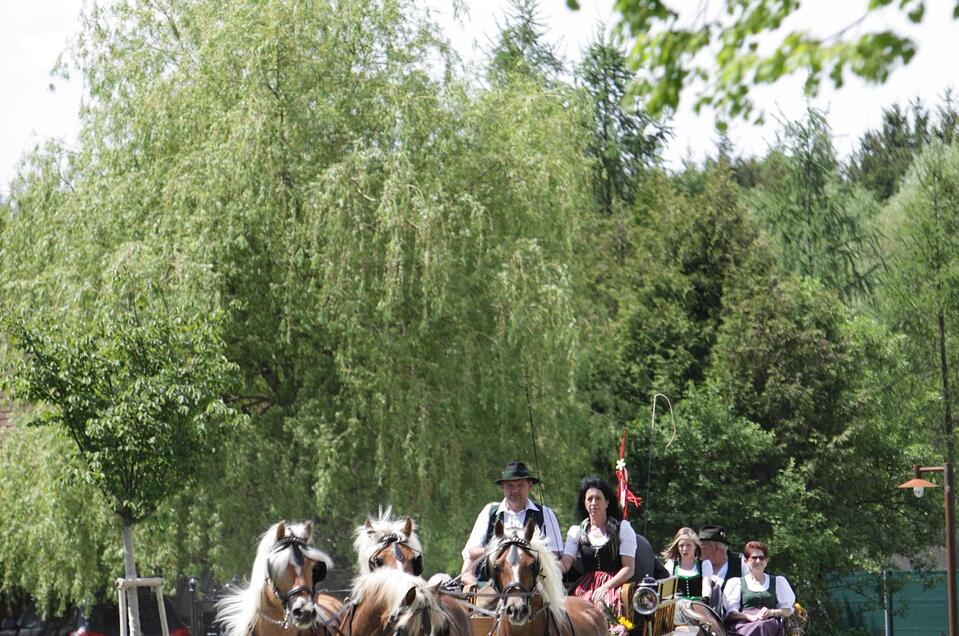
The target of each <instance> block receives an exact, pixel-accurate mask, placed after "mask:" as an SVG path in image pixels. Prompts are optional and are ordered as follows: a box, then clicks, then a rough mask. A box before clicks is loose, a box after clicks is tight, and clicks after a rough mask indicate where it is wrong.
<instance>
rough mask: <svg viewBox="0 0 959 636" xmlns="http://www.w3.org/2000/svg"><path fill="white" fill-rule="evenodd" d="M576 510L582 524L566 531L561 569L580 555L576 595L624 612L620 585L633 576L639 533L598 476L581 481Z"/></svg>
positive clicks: (618, 612)
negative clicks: (581, 572) (580, 567)
mask: <svg viewBox="0 0 959 636" xmlns="http://www.w3.org/2000/svg"><path fill="white" fill-rule="evenodd" d="M576 512H577V515H578V516H579V517H580V518H582V520H583V521H582V523H580V524H579V525H576V526H572V527H571V528H570V529H569V532H567V533H566V546H565V547H564V549H563V559H562V563H561V565H560V569H561V570H562V571H563V572H564V573H565V572H567V571H569V569H570V568H572V567H573V564H574V563H575V562H576V561H577V557H578V558H579V559H580V560H581V562H582V570H583V574H582V576H580V577H579V579H578V580H577V581H576V583H575V587H574V589H573V595H574V596H581V597H583V598H586V599H587V600H589V601H591V602H593V603H595V604H597V605H599V606H600V608H601V609H605V607H604V606H606V607H610V608H611V609H612V610H613V612H615V614H616V615H617V616H621V615H622V607H621V605H622V602H621V598H620V586H622V584H623V583H626V582H628V581H629V580H630V578H631V577H632V576H633V567H634V565H635V563H634V561H635V556H634V555H635V554H636V533H635V532H633V528H632V526H630V525H629V522H628V521H625V520H621V519H620V517H622V516H623V515H622V511H621V510H620V509H619V503H618V502H617V501H616V497H615V496H614V495H613V491H612V489H611V488H610V487H609V486H608V485H607V484H606V483H605V482H604V481H603V480H602V479H600V478H599V477H596V476H592V477H586V478H585V479H583V481H582V482H581V483H580V486H579V495H578V496H577V499H576Z"/></svg>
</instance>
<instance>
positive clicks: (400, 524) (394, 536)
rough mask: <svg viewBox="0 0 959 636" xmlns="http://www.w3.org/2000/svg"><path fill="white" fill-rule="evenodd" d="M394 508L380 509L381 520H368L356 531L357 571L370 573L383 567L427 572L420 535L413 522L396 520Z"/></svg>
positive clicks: (416, 574) (412, 571) (415, 573)
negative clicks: (424, 565) (424, 569)
mask: <svg viewBox="0 0 959 636" xmlns="http://www.w3.org/2000/svg"><path fill="white" fill-rule="evenodd" d="M391 513H392V508H387V509H386V510H380V517H379V519H375V520H374V519H367V520H366V523H364V524H363V525H361V526H359V527H358V528H357V529H356V531H355V532H354V539H353V547H354V548H355V550H356V555H357V563H356V565H357V570H358V571H359V572H360V574H369V573H370V572H371V571H373V570H375V569H376V568H379V567H390V568H396V569H398V570H403V571H404V572H406V573H407V574H412V575H413V576H420V575H421V574H422V573H423V546H422V545H421V544H420V539H419V537H418V536H416V529H415V526H414V524H413V520H412V519H411V518H409V517H407V518H406V520H405V521H400V520H398V519H394V518H393V517H392V514H391Z"/></svg>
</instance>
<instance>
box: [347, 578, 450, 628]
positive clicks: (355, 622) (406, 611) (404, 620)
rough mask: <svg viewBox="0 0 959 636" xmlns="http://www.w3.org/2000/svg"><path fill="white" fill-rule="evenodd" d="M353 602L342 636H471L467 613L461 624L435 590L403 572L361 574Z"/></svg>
mask: <svg viewBox="0 0 959 636" xmlns="http://www.w3.org/2000/svg"><path fill="white" fill-rule="evenodd" d="M448 600H451V599H448ZM349 603H350V606H349V609H348V611H347V613H346V614H345V615H344V616H343V620H342V622H341V623H340V627H339V632H340V636H469V624H468V623H469V621H468V619H466V617H465V614H464V615H463V622H465V625H461V624H460V622H459V621H458V620H455V619H454V618H453V617H452V616H451V613H450V611H449V609H448V607H447V605H446V603H445V602H444V601H443V599H442V597H441V596H440V595H438V594H436V590H435V589H431V587H430V585H429V584H427V583H426V581H424V580H423V579H421V578H420V577H418V576H413V575H411V574H407V573H406V572H403V571H401V570H396V569H392V568H379V569H376V570H374V571H372V572H370V573H369V574H361V575H360V576H358V577H357V578H356V579H355V580H354V581H353V593H352V595H351V597H350V601H349ZM457 609H458V608H457ZM460 611H462V610H460ZM464 630H465V631H464Z"/></svg>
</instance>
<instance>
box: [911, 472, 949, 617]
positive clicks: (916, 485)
mask: <svg viewBox="0 0 959 636" xmlns="http://www.w3.org/2000/svg"><path fill="white" fill-rule="evenodd" d="M912 473H913V478H912V479H910V480H909V481H907V482H905V483H903V484H899V487H900V488H911V489H912V493H913V494H914V495H915V496H917V497H922V493H923V490H924V489H926V488H936V484H934V483H932V482H931V481H928V480H926V479H923V478H922V474H923V473H942V485H943V487H944V488H945V492H944V493H943V494H944V495H945V500H946V503H945V506H946V598H947V602H948V603H949V634H950V636H959V632H957V631H956V626H957V625H959V620H957V617H956V548H955V545H954V544H953V541H954V538H955V529H954V525H955V523H954V521H955V512H954V510H953V499H952V497H953V492H952V466H951V465H950V464H949V462H946V463H945V464H943V465H942V466H920V465H919V464H914V465H913V467H912Z"/></svg>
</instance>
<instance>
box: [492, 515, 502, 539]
mask: <svg viewBox="0 0 959 636" xmlns="http://www.w3.org/2000/svg"><path fill="white" fill-rule="evenodd" d="M493 534H495V535H496V538H497V539H502V538H503V520H502V519H497V520H496V525H495V526H493Z"/></svg>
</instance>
